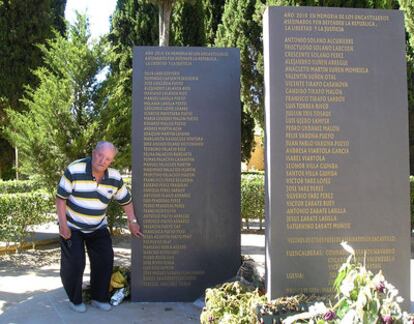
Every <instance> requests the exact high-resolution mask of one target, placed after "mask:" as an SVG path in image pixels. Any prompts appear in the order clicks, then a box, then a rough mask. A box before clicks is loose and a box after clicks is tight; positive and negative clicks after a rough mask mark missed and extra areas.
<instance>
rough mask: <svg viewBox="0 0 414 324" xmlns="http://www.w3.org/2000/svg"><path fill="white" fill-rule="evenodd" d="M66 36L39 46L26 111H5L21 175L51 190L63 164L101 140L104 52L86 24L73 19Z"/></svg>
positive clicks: (76, 157)
mask: <svg viewBox="0 0 414 324" xmlns="http://www.w3.org/2000/svg"><path fill="white" fill-rule="evenodd" d="M77 19H78V20H77V22H76V23H75V24H74V25H73V26H70V28H69V32H68V38H67V39H66V38H64V37H63V36H62V35H60V34H59V33H57V32H56V33H55V38H53V39H51V40H49V41H47V45H40V46H39V49H40V50H41V52H42V54H43V57H44V66H43V67H39V68H37V69H36V70H35V71H34V75H35V76H36V78H37V79H38V86H36V87H34V86H28V87H27V89H26V91H25V94H24V98H23V99H22V103H23V105H24V106H25V111H23V112H17V111H15V110H12V109H8V110H7V115H8V117H9V119H10V125H9V126H8V127H7V129H6V134H7V136H8V137H9V139H10V140H11V142H12V143H13V144H14V145H17V146H18V147H19V149H20V153H21V165H22V167H21V171H22V172H24V173H26V174H28V175H38V176H39V178H40V181H42V182H43V183H44V185H45V186H46V188H47V189H48V190H49V191H53V190H54V188H55V186H56V183H57V181H58V179H59V177H60V176H61V173H62V171H63V170H64V168H65V166H67V164H68V163H69V162H71V161H73V160H75V159H78V158H80V157H83V156H85V155H87V154H89V153H90V152H91V150H92V148H93V146H94V144H95V143H96V141H97V140H98V139H99V138H100V137H101V136H102V134H101V128H100V110H101V106H102V96H101V91H102V83H99V82H98V81H97V78H96V77H97V74H98V73H99V72H100V71H101V69H102V68H103V66H104V52H105V51H104V48H103V46H102V45H101V44H100V43H93V42H91V40H90V33H89V28H88V22H87V19H86V17H85V16H80V15H78V17H77Z"/></svg>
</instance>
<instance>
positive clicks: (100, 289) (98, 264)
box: [86, 228, 114, 303]
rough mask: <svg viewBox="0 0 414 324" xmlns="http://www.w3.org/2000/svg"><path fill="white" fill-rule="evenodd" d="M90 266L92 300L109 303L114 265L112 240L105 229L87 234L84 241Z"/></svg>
mask: <svg viewBox="0 0 414 324" xmlns="http://www.w3.org/2000/svg"><path fill="white" fill-rule="evenodd" d="M86 249H87V251H88V255H89V260H90V264H91V295H92V299H93V300H96V301H98V302H102V303H108V302H109V283H110V281H111V276H112V268H113V264H114V251H113V249H112V240H111V236H110V234H109V231H108V229H107V228H104V229H99V230H96V231H95V232H93V233H91V234H88V238H87V239H86Z"/></svg>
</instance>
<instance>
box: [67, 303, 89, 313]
mask: <svg viewBox="0 0 414 324" xmlns="http://www.w3.org/2000/svg"><path fill="white" fill-rule="evenodd" d="M69 307H70V308H71V309H72V310H73V311H74V312H77V313H85V312H86V306H85V304H84V303H80V304H77V305H75V304H74V303H72V302H69Z"/></svg>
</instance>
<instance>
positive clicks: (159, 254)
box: [132, 47, 240, 301]
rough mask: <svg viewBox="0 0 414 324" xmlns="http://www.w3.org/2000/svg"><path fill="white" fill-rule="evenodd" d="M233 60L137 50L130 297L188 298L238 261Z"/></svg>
mask: <svg viewBox="0 0 414 324" xmlns="http://www.w3.org/2000/svg"><path fill="white" fill-rule="evenodd" d="M238 62H239V61H238V53H237V51H236V50H231V49H200V48H153V47H142V48H136V49H135V53H134V118H133V121H134V122H133V143H134V160H133V161H134V166H133V176H134V181H133V185H134V189H135V190H134V201H135V205H136V208H137V210H138V215H140V216H141V219H140V221H141V222H142V226H143V230H144V233H145V236H144V239H143V242H142V243H140V242H135V243H134V246H133V278H132V282H133V287H132V289H133V291H132V298H133V300H140V301H184V300H194V299H195V298H197V297H199V296H200V295H201V294H202V292H203V289H204V288H206V287H207V286H208V285H211V284H214V283H218V282H220V281H221V280H226V278H229V277H231V276H232V274H231V271H235V270H236V269H237V267H238V262H239V261H238V260H239V256H240V247H237V243H239V242H240V237H237V232H238V231H237V230H236V231H233V230H234V229H235V228H239V227H240V226H239V222H240V217H239V208H240V195H238V194H237V192H238V191H239V188H240V176H239V175H238V173H237V172H235V171H234V170H233V169H232V168H234V167H235V168H238V165H239V160H240V152H239V151H237V150H235V149H234V148H232V147H230V145H233V144H234V143H237V141H238V140H240V126H239V124H240V105H239V102H238V99H237V98H238V85H239V80H238V75H239V72H238V70H239V67H238ZM223 73H229V74H228V75H226V76H223ZM212 83H214V84H215V85H214V86H213V87H212V86H211V84H212ZM211 93H214V96H211ZM213 125H214V126H213ZM223 137H224V140H221V141H220V139H221V138H223ZM219 143H220V144H219ZM215 155H222V157H223V159H225V160H224V161H222V160H220V159H218V160H215V161H212V158H211V157H212V156H215ZM224 172H226V173H227V176H224V177H223V174H222V173H224ZM137 188H139V189H137ZM224 188H227V189H229V191H227V192H226V193H224V192H223V190H224ZM233 190H237V191H236V192H234V191H233ZM217 195H220V197H219V196H217ZM206 197H208V198H215V199H216V200H206ZM217 204H218V205H217ZM218 206H222V207H223V209H222V210H219V208H218ZM219 223H221V224H219ZM217 225H218V226H220V227H219V228H220V230H219V231H222V232H221V233H218V232H216V231H214V232H212V231H211V230H212V229H213V228H214V227H215V226H217ZM232 226H235V227H234V228H233V227H232ZM230 232H232V233H231V234H230ZM223 234H224V235H225V236H223ZM239 234H240V233H239ZM229 238H231V239H234V240H235V241H234V242H227V240H228V239H229ZM211 240H216V242H215V243H214V244H211ZM218 244H220V245H221V246H218ZM214 252H217V254H216V255H215V254H214ZM223 258H226V259H227V260H224V259H223ZM220 263H221V264H222V265H221V266H220V268H219V269H218V272H216V271H215V270H216V269H214V270H213V269H212V267H213V266H217V265H218V264H220ZM224 267H227V268H224Z"/></svg>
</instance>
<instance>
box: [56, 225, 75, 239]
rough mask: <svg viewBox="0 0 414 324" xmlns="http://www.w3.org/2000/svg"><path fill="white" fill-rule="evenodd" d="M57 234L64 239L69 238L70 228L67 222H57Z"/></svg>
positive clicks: (70, 234)
mask: <svg viewBox="0 0 414 324" xmlns="http://www.w3.org/2000/svg"><path fill="white" fill-rule="evenodd" d="M59 235H60V236H62V237H63V238H64V239H65V240H68V239H70V237H71V236H72V231H71V230H70V228H69V226H68V224H59Z"/></svg>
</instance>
